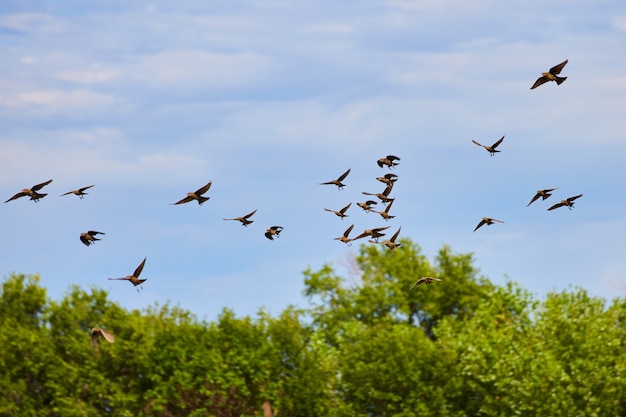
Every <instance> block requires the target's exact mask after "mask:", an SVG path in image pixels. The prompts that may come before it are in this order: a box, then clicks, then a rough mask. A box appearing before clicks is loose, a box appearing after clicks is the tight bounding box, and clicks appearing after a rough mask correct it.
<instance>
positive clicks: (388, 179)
mask: <svg viewBox="0 0 626 417" xmlns="http://www.w3.org/2000/svg"><path fill="white" fill-rule="evenodd" d="M376 179H377V180H378V181H380V182H382V183H384V184H385V185H388V186H393V183H394V182H396V181H398V176H397V175H396V174H392V173H391V172H390V173H389V174H385V175H383V176H382V177H376Z"/></svg>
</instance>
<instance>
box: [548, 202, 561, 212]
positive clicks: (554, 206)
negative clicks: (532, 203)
mask: <svg viewBox="0 0 626 417" xmlns="http://www.w3.org/2000/svg"><path fill="white" fill-rule="evenodd" d="M564 205H565V204H563V202H562V201H561V202H558V203H556V204H555V205H553V206H552V207H550V208H549V209H548V210H554V209H557V208H559V207H562V206H564Z"/></svg>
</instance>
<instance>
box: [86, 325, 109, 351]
mask: <svg viewBox="0 0 626 417" xmlns="http://www.w3.org/2000/svg"><path fill="white" fill-rule="evenodd" d="M101 337H102V338H104V340H106V341H107V342H109V343H115V337H114V336H113V335H112V334H111V333H109V332H107V331H106V330H104V329H101V328H99V327H94V328H93V329H91V339H90V340H89V346H91V347H92V348H93V347H94V346H97V345H98V344H99V342H100V338H101Z"/></svg>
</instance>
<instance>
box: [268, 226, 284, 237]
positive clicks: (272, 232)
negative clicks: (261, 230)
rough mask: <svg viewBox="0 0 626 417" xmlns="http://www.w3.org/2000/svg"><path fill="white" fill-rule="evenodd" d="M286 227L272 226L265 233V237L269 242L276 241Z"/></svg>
mask: <svg viewBox="0 0 626 417" xmlns="http://www.w3.org/2000/svg"><path fill="white" fill-rule="evenodd" d="M283 229H284V227H282V226H272V227H270V228H269V229H267V230H266V231H265V237H266V238H268V239H269V240H274V236H276V237H280V232H282V231H283Z"/></svg>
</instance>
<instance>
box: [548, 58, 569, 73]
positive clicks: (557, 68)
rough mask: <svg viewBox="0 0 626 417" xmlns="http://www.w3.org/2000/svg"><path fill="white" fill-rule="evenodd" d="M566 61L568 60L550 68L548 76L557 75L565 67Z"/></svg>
mask: <svg viewBox="0 0 626 417" xmlns="http://www.w3.org/2000/svg"><path fill="white" fill-rule="evenodd" d="M567 61H568V60H567V59H566V60H565V61H563V62H561V63H560V64H559V65H555V66H553V67H552V68H550V74H554V75H559V74H560V73H561V70H562V69H563V67H565V65H567Z"/></svg>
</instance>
